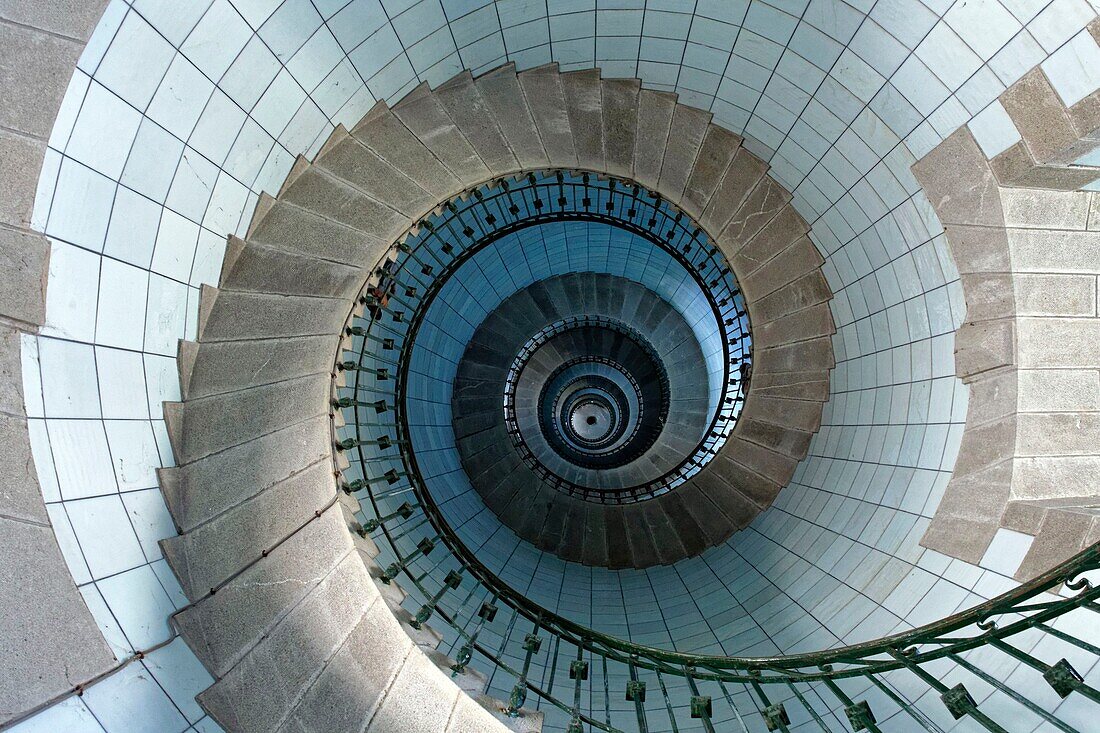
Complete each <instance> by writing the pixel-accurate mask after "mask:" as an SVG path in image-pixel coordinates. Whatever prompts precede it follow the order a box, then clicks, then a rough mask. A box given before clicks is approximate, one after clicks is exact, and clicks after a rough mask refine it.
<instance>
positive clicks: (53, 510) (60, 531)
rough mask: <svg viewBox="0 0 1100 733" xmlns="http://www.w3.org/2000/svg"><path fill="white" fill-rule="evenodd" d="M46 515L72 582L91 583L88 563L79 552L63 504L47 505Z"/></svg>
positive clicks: (77, 543) (78, 545)
mask: <svg viewBox="0 0 1100 733" xmlns="http://www.w3.org/2000/svg"><path fill="white" fill-rule="evenodd" d="M46 513H47V514H48V515H49V517H50V526H51V527H53V533H54V536H55V537H56V538H57V545H58V547H60V548H61V555H62V557H64V558H65V564H66V565H67V566H68V567H69V573H70V574H72V576H73V582H74V583H77V584H78V585H79V584H81V583H87V582H89V581H91V579H92V574H91V573H90V572H89V571H88V563H87V562H86V561H85V560H84V553H82V552H81V551H80V543H79V542H77V539H76V534H75V533H74V532H73V527H72V524H71V523H70V522H69V515H68V513H67V512H66V511H65V506H64V505H63V504H47V505H46Z"/></svg>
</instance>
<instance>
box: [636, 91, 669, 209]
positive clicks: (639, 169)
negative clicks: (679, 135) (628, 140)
mask: <svg viewBox="0 0 1100 733" xmlns="http://www.w3.org/2000/svg"><path fill="white" fill-rule="evenodd" d="M675 108H676V95H674V94H669V93H667V92H655V91H653V90H650V89H643V90H641V92H639V94H638V132H637V134H636V135H635V142H634V166H633V167H634V178H635V179H636V180H637V181H638V182H639V183H641V184H642V185H643V186H645V187H647V188H650V189H656V188H657V181H658V180H659V179H660V177H661V165H662V162H663V161H664V158H665V148H666V147H667V145H668V133H669V128H670V127H671V126H672V114H673V111H674V110H675Z"/></svg>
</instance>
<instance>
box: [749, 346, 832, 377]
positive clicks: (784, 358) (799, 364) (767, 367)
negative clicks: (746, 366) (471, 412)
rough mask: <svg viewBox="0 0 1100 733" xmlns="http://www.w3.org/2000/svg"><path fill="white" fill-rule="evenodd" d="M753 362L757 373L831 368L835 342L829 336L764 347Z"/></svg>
mask: <svg viewBox="0 0 1100 733" xmlns="http://www.w3.org/2000/svg"><path fill="white" fill-rule="evenodd" d="M755 357H756V362H755V363H754V364H753V370H754V372H755V374H757V375H759V374H762V373H763V374H772V373H775V372H804V371H806V368H807V367H808V366H812V367H815V368H817V369H831V368H832V367H833V365H834V362H833V344H832V340H831V339H829V338H827V337H822V338H816V339H810V340H809V341H799V342H797V343H793V344H787V345H786V346H778V347H776V348H774V349H764V350H762V351H761V352H760V353H758V354H756V355H755Z"/></svg>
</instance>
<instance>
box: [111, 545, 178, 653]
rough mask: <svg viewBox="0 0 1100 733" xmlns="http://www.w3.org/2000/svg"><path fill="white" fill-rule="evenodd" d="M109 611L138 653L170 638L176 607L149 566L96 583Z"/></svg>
mask: <svg viewBox="0 0 1100 733" xmlns="http://www.w3.org/2000/svg"><path fill="white" fill-rule="evenodd" d="M96 587H98V588H99V592H100V593H101V594H102V595H103V600H104V601H105V602H106V603H107V607H108V608H110V609H111V613H112V614H114V617H115V619H116V620H117V621H118V624H119V626H120V627H121V629H122V632H123V633H124V634H126V638H127V639H128V640H129V642H130V644H131V646H133V647H134V648H135V649H148V648H149V647H151V646H154V645H155V644H159V643H160V642H162V641H164V640H166V639H167V638H168V637H169V636H171V629H170V628H169V625H168V617H169V615H171V614H172V612H173V611H175V607H174V606H173V605H172V602H171V601H170V600H169V598H168V594H167V593H165V592H164V588H162V587H161V585H160V581H159V580H158V579H157V576H156V574H155V573H154V572H153V569H152V568H151V567H149V566H148V565H142V566H141V567H138V568H134V569H133V570H129V571H127V572H125V573H119V574H118V575H112V576H111V577H109V578H104V579H103V580H100V581H98V582H96Z"/></svg>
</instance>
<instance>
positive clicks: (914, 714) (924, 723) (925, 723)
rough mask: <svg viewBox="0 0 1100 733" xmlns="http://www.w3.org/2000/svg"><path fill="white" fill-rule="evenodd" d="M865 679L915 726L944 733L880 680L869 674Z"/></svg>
mask: <svg viewBox="0 0 1100 733" xmlns="http://www.w3.org/2000/svg"><path fill="white" fill-rule="evenodd" d="M867 679H869V680H871V683H872V684H873V685H874V686H875V687H877V688H878V689H880V690H882V691H883V693H885V695H886V696H887V697H889V698H890V699H891V700H893V701H894V702H896V703H897V704H898V707H900V708H901V709H902V710H904V711H905V712H906V713H907V714H908V715H909V717H910V718H912V719H913V720H915V721H917V724H918V725H920V726H921V727H922V728H924V729H925V730H926V731H930V733H944V731H943V728H941V727H939V726H938V725H936V723H935V721H933V720H932V719H931V718H929V717H928V716H927V715H925V714H924V713H923V712H921V710H920V708H918V707H917V706H916V705H915V704H914V703H913V702H911V701H910V700H906V699H903V698H902V696H901V695H899V694H898V693H897V692H894V690H892V689H890V686H889V685H887V684H886V683H885V682H883V681H882V680H880V679H879V678H878V677H877V676H876V675H873V674H869V675H867Z"/></svg>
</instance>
